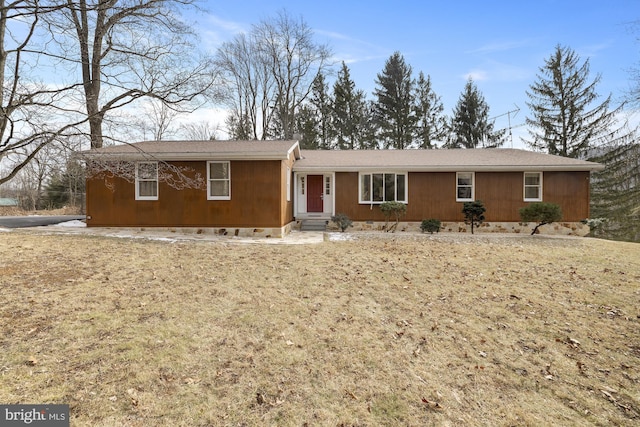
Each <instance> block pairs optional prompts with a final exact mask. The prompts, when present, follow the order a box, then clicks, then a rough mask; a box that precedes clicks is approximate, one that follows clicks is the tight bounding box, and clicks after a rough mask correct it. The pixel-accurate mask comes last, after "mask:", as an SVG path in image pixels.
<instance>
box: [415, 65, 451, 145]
mask: <svg viewBox="0 0 640 427" xmlns="http://www.w3.org/2000/svg"><path fill="white" fill-rule="evenodd" d="M414 111H415V115H416V119H417V123H416V139H417V140H418V144H419V147H420V148H437V145H436V144H437V143H438V142H444V141H445V138H446V136H447V133H448V126H447V118H446V117H445V116H444V114H443V111H444V106H443V105H442V101H441V100H440V97H439V96H438V95H436V93H435V92H434V91H433V88H432V87H431V76H427V78H426V79H425V78H424V74H423V73H422V71H421V72H420V74H419V75H418V81H417V82H416V95H415V106H414Z"/></svg>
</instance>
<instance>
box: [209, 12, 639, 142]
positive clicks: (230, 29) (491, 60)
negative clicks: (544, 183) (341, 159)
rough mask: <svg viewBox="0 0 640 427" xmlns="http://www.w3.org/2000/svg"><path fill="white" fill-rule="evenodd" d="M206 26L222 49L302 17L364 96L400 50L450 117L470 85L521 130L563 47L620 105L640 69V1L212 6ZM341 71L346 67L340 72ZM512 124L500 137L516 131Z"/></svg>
mask: <svg viewBox="0 0 640 427" xmlns="http://www.w3.org/2000/svg"><path fill="white" fill-rule="evenodd" d="M206 7H207V8H208V11H209V14H208V15H202V16H200V17H199V18H198V24H199V25H200V26H201V27H202V28H203V32H202V38H203V42H204V43H205V44H206V45H208V46H210V47H211V48H212V49H215V47H216V46H219V44H220V43H222V42H224V41H227V40H229V39H231V38H232V37H233V36H234V35H235V34H236V33H238V32H240V31H247V30H249V29H250V28H251V25H252V24H255V23H258V22H259V21H260V20H261V19H264V18H269V17H271V16H274V15H275V14H276V13H277V12H278V11H279V10H282V9H285V10H286V11H287V12H288V13H289V14H290V15H292V16H295V17H302V18H303V19H304V20H305V21H306V23H307V24H308V25H309V27H311V28H312V29H313V30H314V33H315V37H316V40H317V41H318V42H323V43H327V44H329V45H330V46H331V47H332V49H333V52H334V59H335V60H336V61H338V62H339V61H345V62H346V63H347V65H348V66H349V69H350V71H351V77H352V79H353V80H354V82H355V84H356V87H357V88H358V89H362V90H364V91H365V92H366V93H367V96H368V97H369V98H370V99H372V92H373V89H374V88H375V79H376V75H377V74H378V73H380V72H381V71H382V69H383V67H384V63H385V61H386V60H387V59H388V58H389V56H391V54H393V52H395V51H399V52H401V53H402V54H403V56H404V58H405V61H406V62H407V63H408V64H409V65H411V67H412V68H413V74H414V77H417V75H418V73H419V72H420V71H422V72H424V74H425V75H430V76H431V81H432V85H433V88H434V90H435V92H436V93H437V94H438V95H439V96H440V97H441V99H442V102H443V104H444V107H445V112H446V113H447V115H451V111H452V109H453V108H454V107H455V104H456V102H457V100H458V98H459V96H460V93H461V92H462V90H463V88H464V84H465V81H466V79H467V78H468V77H469V76H471V77H472V78H473V79H474V81H475V82H476V85H477V86H478V88H479V90H480V91H481V92H482V94H483V95H484V97H485V100H486V101H487V103H488V104H489V107H490V115H491V116H499V115H503V114H505V113H507V112H508V111H511V110H514V109H516V106H518V107H520V109H521V111H520V112H519V113H518V114H517V115H516V116H515V117H513V116H512V118H511V124H512V125H513V126H514V129H513V134H514V142H513V146H514V147H518V146H521V145H522V144H521V142H520V141H519V135H521V134H524V132H525V128H524V127H520V128H516V126H517V125H519V124H521V123H523V122H524V119H525V117H526V116H527V115H528V111H527V108H526V101H527V96H526V90H527V89H528V88H529V85H531V83H533V82H534V81H535V80H536V73H537V72H538V69H539V67H540V66H542V65H543V64H544V60H545V59H546V58H548V57H549V56H550V55H551V53H552V52H553V50H554V48H555V46H556V45H558V44H560V45H564V46H569V47H571V48H572V49H574V50H575V51H576V52H577V53H578V55H579V56H580V57H581V59H583V60H585V59H587V58H588V59H589V61H590V65H591V75H592V77H595V76H596V75H597V74H598V73H599V74H601V76H602V80H601V83H600V84H599V85H598V87H597V91H598V93H599V94H600V95H602V97H603V98H604V97H605V96H607V95H608V94H609V93H611V94H613V98H614V101H620V100H621V98H622V96H623V95H624V92H625V90H627V89H628V87H629V85H630V73H629V70H630V69H631V68H632V67H639V68H640V43H639V42H638V39H639V38H640V26H637V27H635V29H634V28H633V27H632V26H631V25H630V24H631V23H632V22H634V21H639V22H640V1H639V0H611V1H609V2H605V1H602V0H599V1H593V0H582V1H574V0H566V1H561V0H557V1H554V0H537V1H535V2H534V1H522V2H521V1H513V0H512V1H455V0H450V1H447V2H444V1H401V0H397V1H395V2H392V1H376V0H369V1H344V0H343V1H334V0H326V1H316V2H306V1H300V0H298V1H284V0H276V1H259V0H243V1H239V2H231V1H226V2H220V1H212V0H210V1H208V2H207V3H206ZM336 69H337V66H336ZM507 126H508V124H507V116H506V115H504V116H502V117H499V118H497V119H496V128H503V127H507Z"/></svg>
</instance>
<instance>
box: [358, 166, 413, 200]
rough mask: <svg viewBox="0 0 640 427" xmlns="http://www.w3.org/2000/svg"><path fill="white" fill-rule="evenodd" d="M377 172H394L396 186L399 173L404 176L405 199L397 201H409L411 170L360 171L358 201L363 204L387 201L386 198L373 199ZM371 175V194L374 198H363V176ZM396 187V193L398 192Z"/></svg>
mask: <svg viewBox="0 0 640 427" xmlns="http://www.w3.org/2000/svg"><path fill="white" fill-rule="evenodd" d="M376 174H383V175H384V174H387V175H389V174H393V175H395V176H396V179H395V184H394V185H395V186H397V184H398V178H397V176H398V175H403V176H404V200H396V201H397V202H400V203H404V204H405V205H406V204H408V203H409V172H384V171H373V172H358V203H359V204H361V205H381V204H383V203H384V202H385V200H373V175H376ZM363 175H369V176H371V179H370V180H369V185H370V186H371V187H370V188H369V194H370V195H371V199H372V200H362V176H363ZM397 191H398V190H397V188H396V193H397Z"/></svg>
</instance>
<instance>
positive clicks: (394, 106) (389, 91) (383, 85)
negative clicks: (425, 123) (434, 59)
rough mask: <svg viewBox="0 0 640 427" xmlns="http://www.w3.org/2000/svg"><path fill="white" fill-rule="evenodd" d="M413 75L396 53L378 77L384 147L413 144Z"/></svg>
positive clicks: (376, 111) (377, 121)
mask: <svg viewBox="0 0 640 427" xmlns="http://www.w3.org/2000/svg"><path fill="white" fill-rule="evenodd" d="M411 72H412V70H411V66H409V65H407V64H406V63H405V61H404V57H403V56H402V55H401V54H400V52H395V53H394V54H393V55H391V57H390V58H389V59H388V60H387V61H386V63H385V66H384V69H383V70H382V73H379V74H378V76H377V78H376V85H377V87H376V89H375V90H374V96H375V102H374V110H373V111H374V120H375V124H376V126H377V127H378V129H379V132H378V133H379V137H380V138H381V139H382V144H383V147H384V148H397V149H404V148H409V147H410V146H411V144H412V142H413V135H414V133H415V124H416V117H415V114H414V111H413V96H414V95H413V94H414V90H413V89H414V86H415V81H414V80H413V78H412V77H411Z"/></svg>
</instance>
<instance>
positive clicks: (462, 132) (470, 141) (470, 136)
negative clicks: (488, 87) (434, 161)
mask: <svg viewBox="0 0 640 427" xmlns="http://www.w3.org/2000/svg"><path fill="white" fill-rule="evenodd" d="M504 133H505V132H504V131H495V130H494V129H493V123H490V122H489V105H488V104H487V102H486V101H485V100H484V96H482V94H481V93H480V91H479V90H478V88H477V86H476V85H475V83H474V82H473V80H472V79H471V78H470V79H469V80H467V83H466V84H465V87H464V91H463V92H462V93H461V94H460V98H459V99H458V104H457V105H456V107H455V108H454V110H453V117H452V118H451V134H450V136H449V141H448V142H447V147H448V148H478V147H482V148H494V147H499V146H501V145H502V144H504Z"/></svg>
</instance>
